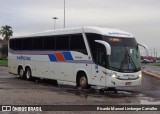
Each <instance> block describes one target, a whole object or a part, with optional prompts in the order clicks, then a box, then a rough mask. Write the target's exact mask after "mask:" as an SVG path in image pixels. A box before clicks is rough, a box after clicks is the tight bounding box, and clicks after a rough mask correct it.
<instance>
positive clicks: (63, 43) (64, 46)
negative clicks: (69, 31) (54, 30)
mask: <svg viewBox="0 0 160 114" xmlns="http://www.w3.org/2000/svg"><path fill="white" fill-rule="evenodd" d="M56 50H69V36H67V35H63V36H57V37H56Z"/></svg>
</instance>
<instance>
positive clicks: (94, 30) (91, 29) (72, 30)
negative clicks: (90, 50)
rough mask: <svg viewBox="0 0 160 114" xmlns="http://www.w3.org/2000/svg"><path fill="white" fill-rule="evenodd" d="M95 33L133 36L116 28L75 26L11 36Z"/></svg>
mask: <svg viewBox="0 0 160 114" xmlns="http://www.w3.org/2000/svg"><path fill="white" fill-rule="evenodd" d="M83 32H84V33H95V34H100V35H106V36H114V37H125V38H133V37H134V36H133V35H132V34H130V33H128V32H125V31H121V30H118V29H110V28H103V27H91V26H84V27H76V28H65V29H56V30H47V31H43V32H39V33H34V34H29V35H25V36H13V37H11V39H12V38H22V37H36V36H51V35H62V34H76V33H83Z"/></svg>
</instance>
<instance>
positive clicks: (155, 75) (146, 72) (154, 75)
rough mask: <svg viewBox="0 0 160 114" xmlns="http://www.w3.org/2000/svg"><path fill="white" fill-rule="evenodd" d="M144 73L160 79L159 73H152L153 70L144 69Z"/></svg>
mask: <svg viewBox="0 0 160 114" xmlns="http://www.w3.org/2000/svg"><path fill="white" fill-rule="evenodd" d="M142 73H143V74H147V75H149V76H152V77H154V78H157V79H159V80H160V75H157V74H154V73H152V72H148V71H145V70H143V71H142Z"/></svg>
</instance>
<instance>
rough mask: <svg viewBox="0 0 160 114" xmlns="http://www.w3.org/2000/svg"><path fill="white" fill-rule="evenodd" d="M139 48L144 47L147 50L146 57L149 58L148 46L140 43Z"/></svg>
mask: <svg viewBox="0 0 160 114" xmlns="http://www.w3.org/2000/svg"><path fill="white" fill-rule="evenodd" d="M138 45H139V46H141V47H143V48H144V49H145V50H146V56H149V49H148V46H147V45H145V44H142V43H138Z"/></svg>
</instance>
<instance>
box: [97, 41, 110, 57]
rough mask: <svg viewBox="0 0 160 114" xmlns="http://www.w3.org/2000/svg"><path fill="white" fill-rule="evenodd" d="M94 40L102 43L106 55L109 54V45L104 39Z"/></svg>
mask: <svg viewBox="0 0 160 114" xmlns="http://www.w3.org/2000/svg"><path fill="white" fill-rule="evenodd" d="M95 42H97V43H100V44H102V45H104V46H105V48H106V51H107V52H106V53H107V55H111V46H110V45H109V43H107V42H105V41H102V40H95Z"/></svg>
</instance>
